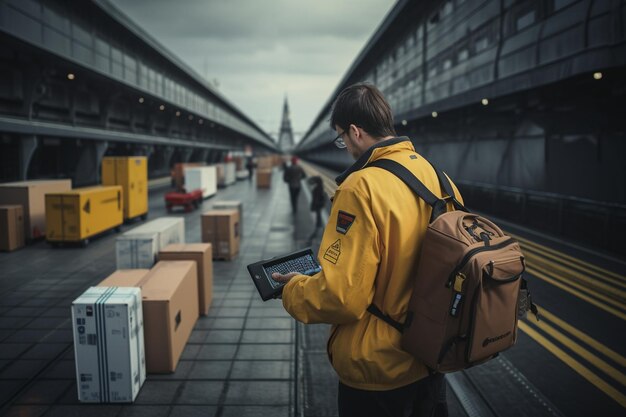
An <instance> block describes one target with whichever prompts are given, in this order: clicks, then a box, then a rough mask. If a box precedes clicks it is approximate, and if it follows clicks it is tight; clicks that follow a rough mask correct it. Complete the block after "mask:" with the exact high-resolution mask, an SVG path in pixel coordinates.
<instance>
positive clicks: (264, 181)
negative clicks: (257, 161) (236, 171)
mask: <svg viewBox="0 0 626 417" xmlns="http://www.w3.org/2000/svg"><path fill="white" fill-rule="evenodd" d="M271 185H272V170H271V169H257V171H256V187H257V188H270V186H271Z"/></svg>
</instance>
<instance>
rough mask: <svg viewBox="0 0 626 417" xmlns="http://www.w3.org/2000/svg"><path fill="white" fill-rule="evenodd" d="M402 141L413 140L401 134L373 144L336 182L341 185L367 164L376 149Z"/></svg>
mask: <svg viewBox="0 0 626 417" xmlns="http://www.w3.org/2000/svg"><path fill="white" fill-rule="evenodd" d="M402 142H409V143H411V140H410V139H409V138H408V137H406V136H399V137H397V138H393V139H387V140H383V141H381V142H379V143H377V144H375V145H372V146H371V147H370V148H369V149H368V150H367V151H366V152H365V153H364V154H363V155H361V156H360V157H359V159H357V160H356V162H354V164H352V165H351V166H350V167H349V168H348V169H346V170H345V171H343V172H342V173H341V174H339V176H338V177H337V178H335V182H336V183H337V185H340V184H341V183H342V182H344V181H345V180H346V178H348V176H349V175H350V174H352V173H353V172H355V171H358V170H360V169H361V168H363V167H364V166H365V165H367V163H368V162H369V161H370V159H371V158H372V155H373V154H374V152H375V151H376V150H378V149H381V148H386V147H389V146H393V145H396V144H398V143H402Z"/></svg>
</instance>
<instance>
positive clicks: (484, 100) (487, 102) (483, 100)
mask: <svg viewBox="0 0 626 417" xmlns="http://www.w3.org/2000/svg"><path fill="white" fill-rule="evenodd" d="M480 102H481V103H483V106H486V105H487V104H489V99H486V98H484V99H482V100H480Z"/></svg>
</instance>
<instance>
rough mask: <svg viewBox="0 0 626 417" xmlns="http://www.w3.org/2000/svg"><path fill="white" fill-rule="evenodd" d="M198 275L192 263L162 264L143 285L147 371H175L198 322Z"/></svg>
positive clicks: (163, 262)
mask: <svg viewBox="0 0 626 417" xmlns="http://www.w3.org/2000/svg"><path fill="white" fill-rule="evenodd" d="M197 274H198V272H197V267H196V263H195V262H193V261H161V262H158V263H157V264H156V265H155V266H154V268H152V270H151V271H150V272H149V273H148V274H147V275H146V276H145V277H144V278H143V280H142V282H141V283H140V286H141V294H142V297H143V310H144V317H145V318H144V335H145V338H146V370H147V371H148V372H155V373H168V372H174V371H175V370H176V365H177V364H178V360H179V359H180V355H181V354H182V353H183V349H184V348H185V344H187V340H189V336H190V335H191V331H192V330H193V327H194V325H195V324H196V320H198V278H197Z"/></svg>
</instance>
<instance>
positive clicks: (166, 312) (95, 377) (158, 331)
mask: <svg viewBox="0 0 626 417" xmlns="http://www.w3.org/2000/svg"><path fill="white" fill-rule="evenodd" d="M211 253H212V251H211V245H209V244H174V245H169V246H167V247H166V248H164V249H163V250H162V251H161V252H160V253H159V262H158V263H157V264H156V265H155V266H154V267H153V268H152V269H125V270H118V271H116V272H115V273H113V274H112V275H110V276H109V277H107V278H106V279H104V280H103V281H102V282H100V283H99V284H98V286H97V287H91V288H90V289H88V290H87V291H86V292H85V293H83V294H82V295H81V296H80V297H79V298H77V299H76V300H75V301H74V302H73V304H72V323H73V327H74V351H75V354H76V378H77V381H79V383H78V384H77V385H78V396H79V400H80V401H82V402H132V401H134V399H135V398H136V396H137V394H138V392H139V389H140V388H141V385H142V384H143V382H144V380H145V374H146V372H147V373H170V372H174V371H175V370H176V367H177V364H178V362H179V360H180V356H181V354H182V352H183V350H184V347H185V345H186V343H187V341H188V340H189V337H190V336H191V332H192V330H193V327H194V325H195V323H196V320H197V319H198V316H199V315H200V314H202V315H206V314H207V313H208V310H209V307H210V306H211V299H212V293H213V264H212V260H211Z"/></svg>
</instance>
